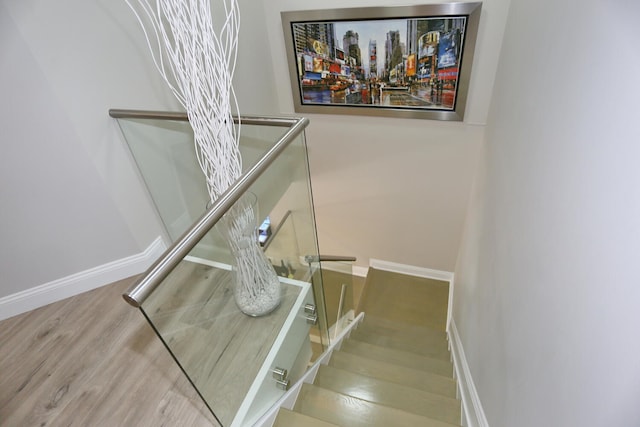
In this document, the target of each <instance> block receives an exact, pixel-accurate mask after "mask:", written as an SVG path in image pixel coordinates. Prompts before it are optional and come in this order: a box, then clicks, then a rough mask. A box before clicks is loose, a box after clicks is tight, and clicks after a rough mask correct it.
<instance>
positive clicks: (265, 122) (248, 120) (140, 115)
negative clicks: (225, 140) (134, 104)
mask: <svg viewBox="0 0 640 427" xmlns="http://www.w3.org/2000/svg"><path fill="white" fill-rule="evenodd" d="M109 116H111V117H113V118H114V119H156V120H175V121H179V122H188V121H189V118H188V117H187V113H184V112H180V111H152V110H123V109H117V108H112V109H110V110H109ZM298 120H300V119H299V118H297V117H271V116H241V117H238V116H234V117H233V122H234V123H242V124H245V125H256V126H279V127H289V126H293V125H294V124H295V123H297V122H298Z"/></svg>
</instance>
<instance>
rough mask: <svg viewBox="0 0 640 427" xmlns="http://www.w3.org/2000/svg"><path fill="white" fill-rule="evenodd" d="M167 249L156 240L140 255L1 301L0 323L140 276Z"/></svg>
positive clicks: (76, 274) (22, 292)
mask: <svg viewBox="0 0 640 427" xmlns="http://www.w3.org/2000/svg"><path fill="white" fill-rule="evenodd" d="M165 249H166V245H165V243H164V241H163V240H162V238H161V237H158V238H156V239H155V240H154V241H153V242H152V243H151V244H150V245H149V246H148V247H147V248H146V249H145V250H144V251H143V252H141V253H139V254H136V255H132V256H129V257H126V258H122V259H119V260H116V261H113V262H110V263H107V264H103V265H100V266H98V267H94V268H91V269H89V270H85V271H81V272H79V273H75V274H72V275H71V276H67V277H63V278H62V279H58V280H54V281H52V282H48V283H45V284H43V285H40V286H36V287H34V288H30V289H27V290H24V291H21V292H18V293H15V294H12V295H8V296H6V297H2V298H0V320H4V319H8V318H9V317H13V316H16V315H18V314H22V313H26V312H27V311H31V310H34V309H36V308H39V307H43V306H45V305H47V304H51V303H53V302H56V301H60V300H63V299H65V298H69V297H72V296H74V295H78V294H81V293H83V292H87V291H90V290H92V289H96V288H99V287H101V286H104V285H107V284H109V283H113V282H116V281H118V280H122V279H125V278H127V277H131V276H133V275H136V274H140V273H141V272H143V271H144V270H146V269H147V268H148V267H149V266H150V265H151V264H152V263H153V262H154V261H155V260H156V259H157V258H158V257H160V255H162V253H163V252H164V251H165Z"/></svg>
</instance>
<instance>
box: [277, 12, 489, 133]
mask: <svg viewBox="0 0 640 427" xmlns="http://www.w3.org/2000/svg"><path fill="white" fill-rule="evenodd" d="M480 5H481V3H448V4H447V7H443V5H433V4H431V5H422V6H410V7H390V8H387V7H382V8H381V7H375V8H353V9H333V10H315V11H298V12H283V13H282V17H283V29H284V32H285V39H286V41H287V55H288V61H289V71H290V75H291V82H292V87H293V90H294V105H295V109H296V111H297V112H310V113H330V114H366V115H382V116H395V117H416V118H428V119H440V120H462V119H463V114H464V104H465V103H466V94H467V89H468V82H469V76H470V69H471V61H472V56H473V49H474V47H475V35H476V32H477V26H478V20H479V19H478V18H479V12H480ZM444 12H446V13H444Z"/></svg>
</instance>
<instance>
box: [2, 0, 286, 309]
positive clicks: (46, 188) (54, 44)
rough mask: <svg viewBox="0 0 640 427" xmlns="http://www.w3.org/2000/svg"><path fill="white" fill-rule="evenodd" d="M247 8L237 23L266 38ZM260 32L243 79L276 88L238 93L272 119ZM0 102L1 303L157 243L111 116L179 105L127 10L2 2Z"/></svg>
mask: <svg viewBox="0 0 640 427" xmlns="http://www.w3.org/2000/svg"><path fill="white" fill-rule="evenodd" d="M241 9H242V13H243V15H244V16H243V19H242V25H243V26H244V27H245V28H248V29H251V30H252V31H255V34H263V35H264V34H265V33H266V29H265V28H264V19H263V15H264V14H263V13H262V12H261V9H262V5H261V4H254V2H252V1H250V0H246V1H245V0H243V1H241ZM261 28H262V30H261ZM253 34H254V33H249V32H245V33H243V35H242V36H241V41H240V43H241V47H240V50H241V52H242V53H241V54H240V57H239V59H238V74H237V77H238V80H239V81H241V82H248V81H250V79H251V78H255V77H256V75H258V76H261V77H263V78H265V79H267V81H268V82H269V83H268V84H262V85H257V86H256V85H253V86H252V87H251V90H250V91H248V90H240V91H239V92H240V93H239V98H240V104H241V105H242V106H243V107H246V108H243V112H244V113H265V114H266V113H272V112H273V110H272V106H273V98H274V96H275V95H274V88H273V85H272V84H270V81H271V79H272V73H273V71H272V67H271V64H270V57H269V49H268V45H267V40H266V38H265V37H260V38H257V39H256V38H255V37H253ZM244 45H246V46H247V47H245V48H243V46H244ZM256 64H258V65H260V67H262V68H263V69H262V71H260V73H259V74H257V73H256ZM0 93H1V94H2V102H0V129H1V130H2V131H1V132H0V142H1V144H2V149H3V150H2V154H1V155H0V270H1V271H2V275H1V277H0V297H3V296H7V295H12V294H15V293H17V292H20V291H24V290H26V289H30V288H33V287H35V286H38V285H42V284H44V283H48V282H51V281H54V280H57V279H61V278H64V277H67V276H69V275H72V274H75V273H79V272H82V271H85V270H87V269H91V268H94V267H97V266H101V265H104V264H106V263H109V262H112V261H116V260H119V259H122V258H125V257H127V256H130V255H134V254H138V253H140V252H141V251H142V250H144V249H145V248H146V247H147V246H148V245H149V244H150V243H151V242H152V241H153V240H154V239H155V238H156V237H157V236H159V235H160V233H161V231H160V230H161V229H160V225H159V222H158V220H157V219H156V216H155V213H154V211H153V210H152V208H151V204H150V202H149V200H148V197H147V195H146V192H145V191H144V190H143V187H142V185H141V183H140V180H139V177H138V175H137V173H136V169H135V166H134V165H133V163H132V162H131V159H130V156H129V154H128V152H127V150H126V149H125V145H124V143H123V141H122V140H121V136H120V131H119V129H118V127H117V125H116V123H115V121H114V120H113V119H111V118H110V117H108V115H107V111H108V109H109V108H139V109H161V110H167V109H169V110H171V109H174V110H175V109H178V108H179V107H178V105H177V103H176V102H175V101H174V99H173V96H172V95H171V94H170V93H169V91H168V90H167V89H166V88H165V85H164V83H163V82H162V81H161V80H160V78H159V77H158V75H157V72H156V71H155V68H153V66H152V64H151V62H150V57H149V54H148V50H147V47H146V44H145V43H144V40H143V37H142V33H141V31H140V29H139V28H138V25H137V22H136V21H135V19H134V17H133V15H132V14H131V12H130V11H129V9H128V7H127V6H126V4H125V2H124V1H112V0H95V1H82V0H70V1H65V2H48V1H42V0H20V1H18V0H0Z"/></svg>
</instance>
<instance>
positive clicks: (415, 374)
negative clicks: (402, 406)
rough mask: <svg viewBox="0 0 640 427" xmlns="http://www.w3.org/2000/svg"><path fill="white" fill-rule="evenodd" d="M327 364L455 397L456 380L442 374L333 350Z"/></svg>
mask: <svg viewBox="0 0 640 427" xmlns="http://www.w3.org/2000/svg"><path fill="white" fill-rule="evenodd" d="M329 366H333V367H335V368H340V369H345V370H348V371H351V372H355V373H357V374H360V375H365V376H368V377H374V378H378V379H381V380H385V381H389V382H393V383H396V384H404V385H405V386H408V387H413V388H417V389H419V390H423V391H427V392H429V393H436V394H441V395H444V396H449V397H454V398H455V397H456V381H455V380H454V379H453V378H448V377H445V376H442V375H437V374H432V373H430V372H424V371H420V370H416V369H411V368H406V367H404V366H397V365H394V364H391V363H386V362H380V361H378V360H374V359H369V358H367V357H363V356H358V355H355V354H351V353H346V352H343V351H334V352H333V354H332V355H331V359H330V360H329Z"/></svg>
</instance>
